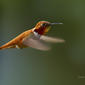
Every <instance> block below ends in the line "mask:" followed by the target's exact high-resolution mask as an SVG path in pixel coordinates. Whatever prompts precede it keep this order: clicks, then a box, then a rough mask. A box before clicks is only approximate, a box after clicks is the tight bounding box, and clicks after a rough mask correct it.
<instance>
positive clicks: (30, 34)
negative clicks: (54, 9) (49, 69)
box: [0, 21, 64, 51]
mask: <svg viewBox="0 0 85 85" xmlns="http://www.w3.org/2000/svg"><path fill="white" fill-rule="evenodd" d="M55 24H62V23H50V22H48V21H40V22H38V23H37V24H36V25H35V27H34V28H32V29H30V30H27V31H25V32H23V33H21V34H20V35H18V36H17V37H16V38H14V39H12V40H11V41H9V42H8V43H6V44H4V45H2V46H1V47H0V50H2V49H6V48H25V47H32V48H35V49H38V50H43V51H46V50H49V49H50V47H49V46H47V45H45V42H50V43H63V42H64V40H63V39H60V38H53V37H48V36H45V34H46V33H47V32H48V31H49V29H50V28H51V26H52V25H55Z"/></svg>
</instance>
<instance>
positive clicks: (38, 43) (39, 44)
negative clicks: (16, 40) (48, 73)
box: [23, 38, 50, 51]
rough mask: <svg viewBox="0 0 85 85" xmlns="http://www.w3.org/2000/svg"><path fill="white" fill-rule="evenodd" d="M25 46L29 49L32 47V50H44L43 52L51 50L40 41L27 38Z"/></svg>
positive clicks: (24, 41) (24, 42)
mask: <svg viewBox="0 0 85 85" xmlns="http://www.w3.org/2000/svg"><path fill="white" fill-rule="evenodd" d="M23 44H24V45H26V46H28V47H32V48H35V49H38V50H43V51H47V50H50V47H48V46H46V45H45V44H44V43H42V42H41V41H40V40H39V39H34V38H26V39H24V40H23Z"/></svg>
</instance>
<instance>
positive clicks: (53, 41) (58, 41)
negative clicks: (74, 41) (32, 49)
mask: <svg viewBox="0 0 85 85" xmlns="http://www.w3.org/2000/svg"><path fill="white" fill-rule="evenodd" d="M40 40H43V41H46V42H51V43H63V42H65V40H63V39H60V38H53V37H48V36H44V35H42V36H40Z"/></svg>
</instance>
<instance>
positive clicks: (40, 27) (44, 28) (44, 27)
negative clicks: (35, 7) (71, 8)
mask: <svg viewBox="0 0 85 85" xmlns="http://www.w3.org/2000/svg"><path fill="white" fill-rule="evenodd" d="M55 24H62V23H50V22H48V21H40V22H38V23H37V24H36V26H35V27H34V32H37V33H38V34H40V35H43V34H45V33H47V32H48V31H49V29H50V28H51V26H52V25H55Z"/></svg>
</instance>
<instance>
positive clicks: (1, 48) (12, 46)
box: [0, 43, 15, 50]
mask: <svg viewBox="0 0 85 85" xmlns="http://www.w3.org/2000/svg"><path fill="white" fill-rule="evenodd" d="M7 48H15V45H9V44H8V43H7V44H4V45H2V46H1V47H0V50H4V49H7Z"/></svg>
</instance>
